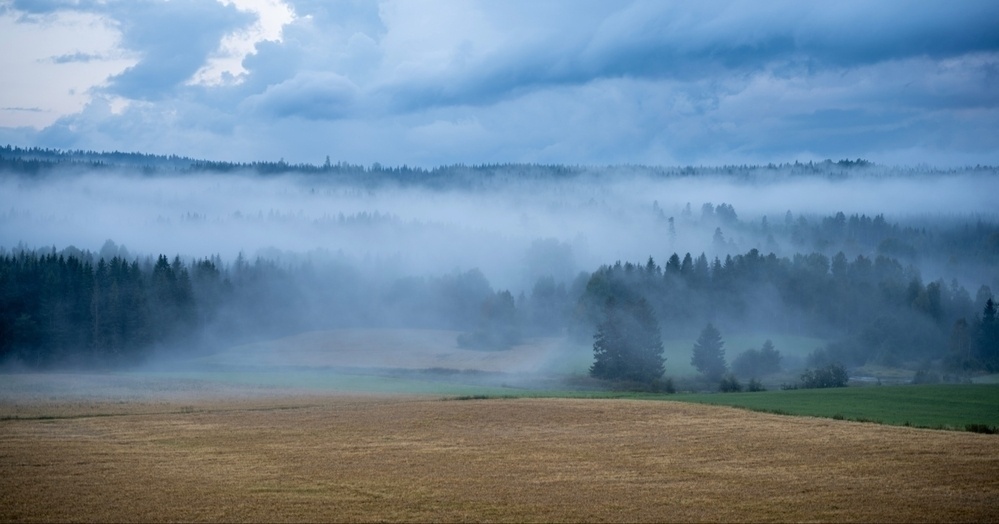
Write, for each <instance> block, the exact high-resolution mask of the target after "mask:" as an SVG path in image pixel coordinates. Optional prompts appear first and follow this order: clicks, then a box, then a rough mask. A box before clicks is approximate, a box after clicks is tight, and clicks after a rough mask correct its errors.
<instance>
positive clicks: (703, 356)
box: [690, 323, 728, 381]
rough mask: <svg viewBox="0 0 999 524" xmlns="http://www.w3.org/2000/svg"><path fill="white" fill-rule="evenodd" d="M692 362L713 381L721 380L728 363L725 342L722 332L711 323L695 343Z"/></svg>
mask: <svg viewBox="0 0 999 524" xmlns="http://www.w3.org/2000/svg"><path fill="white" fill-rule="evenodd" d="M690 364H691V365H692V366H694V367H695V368H697V371H700V372H701V373H702V374H703V375H704V376H705V377H707V378H708V379H709V380H712V381H718V380H721V378H722V376H723V375H725V372H726V371H728V365H727V364H726V363H725V342H724V341H723V340H722V337H721V333H720V332H719V331H718V329H717V328H715V326H714V325H713V324H711V323H708V325H707V326H705V327H704V329H703V330H701V336H699V337H698V338H697V342H696V343H694V349H693V355H692V356H691V357H690Z"/></svg>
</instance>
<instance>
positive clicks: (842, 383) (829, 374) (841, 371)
mask: <svg viewBox="0 0 999 524" xmlns="http://www.w3.org/2000/svg"><path fill="white" fill-rule="evenodd" d="M849 381H850V376H849V375H847V373H846V368H844V367H843V365H842V364H829V365H827V366H825V367H821V368H818V369H809V370H805V372H804V373H802V374H801V387H802V388H804V389H814V388H842V387H846V385H847V383H848V382H849Z"/></svg>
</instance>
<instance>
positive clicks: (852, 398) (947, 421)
mask: <svg viewBox="0 0 999 524" xmlns="http://www.w3.org/2000/svg"><path fill="white" fill-rule="evenodd" d="M673 398H674V399H676V400H682V401H687V402H700V403H705V404H716V405H724V406H738V407H745V408H749V409H754V410H759V411H769V412H774V413H787V414H791V415H809V416H816V417H830V418H832V417H835V418H842V419H847V420H861V421H870V422H879V423H883V424H895V425H912V426H919V427H926V428H944V429H964V428H965V426H967V425H968V424H979V425H985V426H991V427H999V385H996V384H963V385H955V384H934V385H918V386H915V385H906V386H884V387H876V386H867V387H850V388H834V389H799V390H793V391H763V392H757V393H718V394H684V395H676V396H675V397H673Z"/></svg>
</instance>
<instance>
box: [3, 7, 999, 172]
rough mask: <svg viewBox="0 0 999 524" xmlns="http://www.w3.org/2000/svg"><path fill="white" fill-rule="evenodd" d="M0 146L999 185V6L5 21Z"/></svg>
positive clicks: (96, 16)
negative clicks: (873, 167)
mask: <svg viewBox="0 0 999 524" xmlns="http://www.w3.org/2000/svg"><path fill="white" fill-rule="evenodd" d="M0 49H2V51H3V52H2V53H0V68H2V71H3V74H2V75H0V143H9V144H13V145H19V146H43V147H55V148H72V149H77V148H81V149H95V150H120V151H143V152H153V153H176V154H180V155H187V156H193V157H200V158H211V159H219V160H234V161H244V160H245V161H249V160H277V159H279V158H284V159H285V160H287V161H291V162H310V163H321V162H322V161H324V159H325V157H326V156H327V155H328V156H329V157H330V158H331V159H332V160H333V161H334V162H336V161H341V160H342V161H347V162H351V163H361V164H370V163H373V162H380V163H382V164H387V165H401V164H408V165H418V166H433V165H439V164H450V163H459V162H462V163H469V164H476V163H491V162H542V163H568V164H621V163H641V164H666V165H675V164H682V165H686V164H705V165H711V164H722V163H745V162H748V163H766V162H770V161H773V162H785V161H794V160H801V161H807V160H821V159H825V158H832V159H834V160H836V159H841V158H858V157H862V158H866V159H869V160H873V161H876V162H881V163H886V164H916V163H928V164H933V165H941V166H949V165H965V164H976V163H982V164H993V165H996V164H999V2H996V1H995V0H984V1H950V2H943V1H910V0H906V1H891V0H879V1H876V2H871V1H869V0H867V1H857V2H852V1H836V2H802V1H787V2H776V1H768V2H763V1H740V2H704V1H701V2H667V1H664V0H653V1H648V2H644V1H634V2H624V1H607V0H600V1H586V0H569V1H538V0H532V1H511V0H502V1H501V0H491V1H475V0H455V1H452V0H429V1H418V0H398V1H395V0H386V1H380V2H374V1H371V2H365V1H350V0H348V1H325V0H285V1H283V2H282V1H281V0H218V1H213V0H171V1H159V0H155V1H154V0H150V1H140V0H121V1H116V0H0Z"/></svg>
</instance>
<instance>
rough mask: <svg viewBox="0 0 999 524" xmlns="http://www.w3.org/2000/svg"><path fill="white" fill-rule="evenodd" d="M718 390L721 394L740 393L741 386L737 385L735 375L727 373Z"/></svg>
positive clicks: (737, 380)
mask: <svg viewBox="0 0 999 524" xmlns="http://www.w3.org/2000/svg"><path fill="white" fill-rule="evenodd" d="M718 390H719V391H721V392H722V393H738V392H740V391H742V384H740V383H739V379H737V378H735V375H733V374H731V373H729V374H727V375H725V377H724V378H722V380H721V384H719V385H718Z"/></svg>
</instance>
